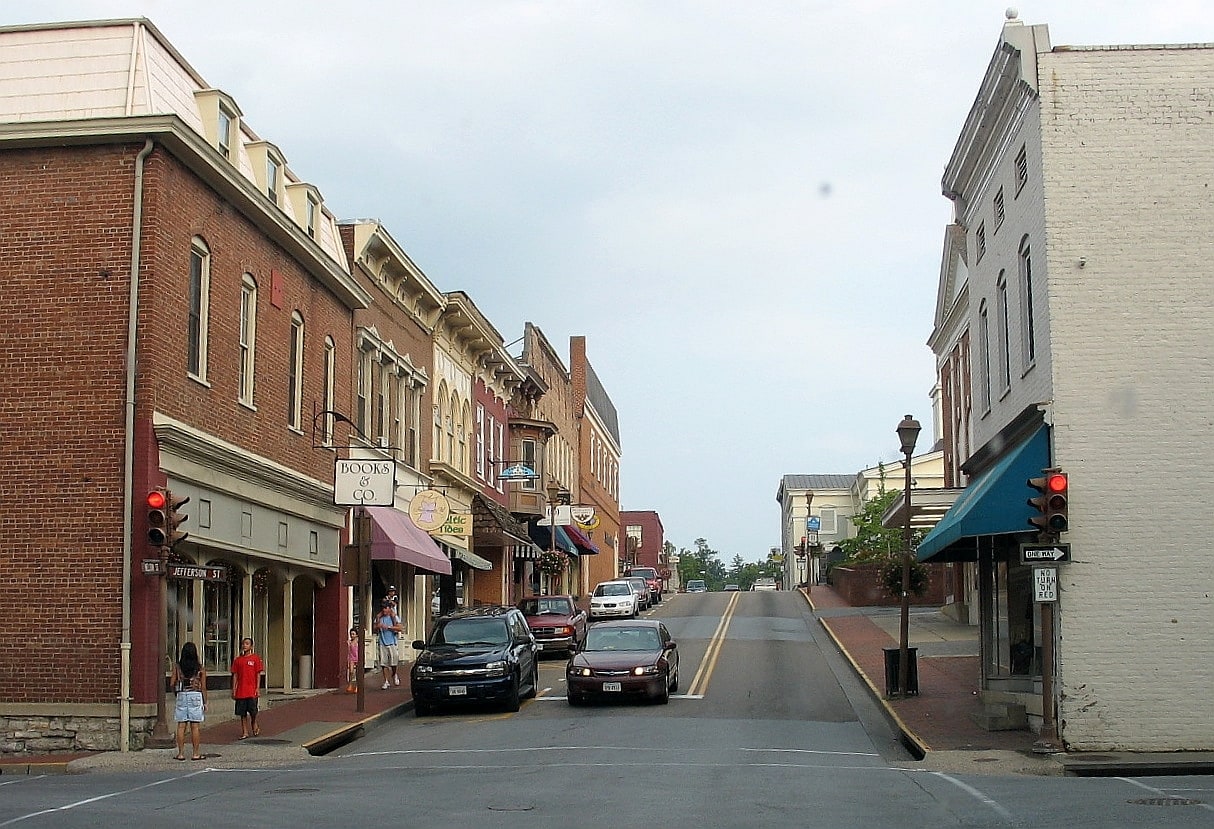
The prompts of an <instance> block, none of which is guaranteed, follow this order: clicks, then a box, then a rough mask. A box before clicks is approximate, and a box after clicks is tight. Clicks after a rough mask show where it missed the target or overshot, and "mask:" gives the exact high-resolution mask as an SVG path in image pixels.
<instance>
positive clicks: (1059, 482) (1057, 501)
mask: <svg viewBox="0 0 1214 829" xmlns="http://www.w3.org/2000/svg"><path fill="white" fill-rule="evenodd" d="M1042 471H1043V472H1044V473H1045V474H1044V475H1042V476H1041V477H1040V478H1029V480H1028V485H1029V486H1031V487H1032V488H1033V489H1035V490H1037V492H1038V493H1040V494H1039V495H1038V496H1037V497H1036V498H1029V499H1028V504H1029V506H1031V507H1033V508H1034V509H1036V510H1037V512H1038V513H1039V514H1038V515H1034V516H1033V517H1031V518H1029V523H1030V524H1032V525H1033V526H1034V527H1036V528H1037V529H1039V530H1040V531H1041V532H1043V533H1046V534H1047V535H1058V534H1059V533H1064V532H1066V531H1067V528H1068V526H1069V524H1070V520H1069V518H1068V516H1067V488H1068V481H1067V477H1066V473H1064V472H1059V471H1058V470H1056V469H1046V470H1042Z"/></svg>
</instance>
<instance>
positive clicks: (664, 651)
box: [565, 619, 679, 705]
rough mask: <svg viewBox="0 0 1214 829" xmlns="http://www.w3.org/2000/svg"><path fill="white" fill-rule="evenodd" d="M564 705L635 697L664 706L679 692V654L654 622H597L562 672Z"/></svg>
mask: <svg viewBox="0 0 1214 829" xmlns="http://www.w3.org/2000/svg"><path fill="white" fill-rule="evenodd" d="M565 686H566V688H567V693H568V700H569V704H570V705H581V704H582V703H583V702H585V701H586V700H588V699H589V698H590V697H592V696H593V697H605V698H618V697H625V696H641V697H645V698H648V699H651V700H654V701H656V702H659V703H662V704H665V703H667V702H669V701H670V695H671V694H672V693H673V692H675V691H677V690H678V689H679V653H678V651H677V650H676V648H675V643H674V640H673V639H671V638H670V631H668V630H667V629H666V625H664V624H662V623H661V622H659V621H657V620H656V619H638V620H636V621H631V622H603V623H601V624H597V625H594V626H592V627H591V628H590V630H589V631H588V632H587V634H586V644H585V646H584V647H583V648H582V649H581V650H580V651H578V652H577V653H575V654H573V656H571V657H570V658H569V664H568V665H566V666H565Z"/></svg>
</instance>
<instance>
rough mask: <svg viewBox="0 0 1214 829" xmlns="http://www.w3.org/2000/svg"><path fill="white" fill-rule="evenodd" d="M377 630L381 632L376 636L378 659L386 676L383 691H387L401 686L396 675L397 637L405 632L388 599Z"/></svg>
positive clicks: (381, 610)
mask: <svg viewBox="0 0 1214 829" xmlns="http://www.w3.org/2000/svg"><path fill="white" fill-rule="evenodd" d="M376 628H378V632H379V635H378V636H376V643H377V644H376V657H377V659H378V660H379V667H380V670H381V671H383V675H384V684H383V685H382V686H381V690H384V691H386V690H388V688H390V687H391V686H392V685H393V684H396V685H400V677H399V676H397V675H396V663H397V658H396V640H397V636H396V635H397V634H398V633H403V632H404V627H403V626H402V625H401V623H400V617H399V616H397V615H396V607H395V606H394V605H393V604H392V602H391V601H389V600H388V599H384V601H383V606H382V607H381V608H380V611H379V618H378V619H377V620H376Z"/></svg>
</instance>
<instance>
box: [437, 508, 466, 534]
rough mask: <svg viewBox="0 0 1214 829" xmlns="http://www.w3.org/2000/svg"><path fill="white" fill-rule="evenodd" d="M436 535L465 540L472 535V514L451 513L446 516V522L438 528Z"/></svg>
mask: <svg viewBox="0 0 1214 829" xmlns="http://www.w3.org/2000/svg"><path fill="white" fill-rule="evenodd" d="M435 534H436V535H457V536H459V537H461V538H467V537H468V536H470V535H472V513H470V512H452V513H449V514H448V515H447V520H446V521H444V522H443V525H442V526H441V527H439V528H438V531H437V532H436V533H435Z"/></svg>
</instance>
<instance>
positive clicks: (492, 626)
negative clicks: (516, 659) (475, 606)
mask: <svg viewBox="0 0 1214 829" xmlns="http://www.w3.org/2000/svg"><path fill="white" fill-rule="evenodd" d="M509 641H510V633H509V631H507V630H506V623H505V622H503V621H501V620H500V619H451V620H450V621H447V622H444V623H443V624H441V625H439V626H438V627H436V628H435V629H434V635H433V636H432V637H431V639H430V644H431V645H504V644H506V643H507V642H509Z"/></svg>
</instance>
